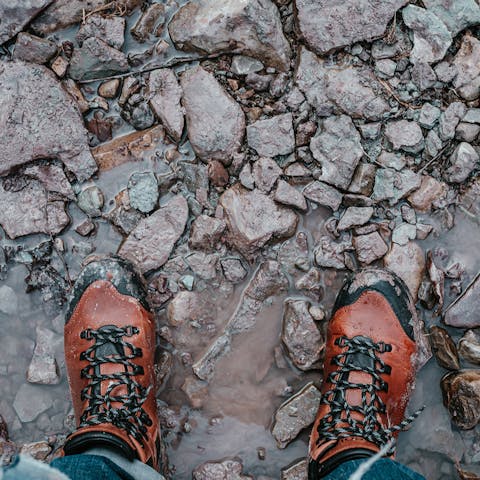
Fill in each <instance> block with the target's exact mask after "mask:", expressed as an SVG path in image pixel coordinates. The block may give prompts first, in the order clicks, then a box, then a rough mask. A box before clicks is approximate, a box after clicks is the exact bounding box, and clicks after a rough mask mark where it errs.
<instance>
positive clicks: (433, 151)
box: [425, 130, 443, 158]
mask: <svg viewBox="0 0 480 480" xmlns="http://www.w3.org/2000/svg"><path fill="white" fill-rule="evenodd" d="M442 147H443V142H442V140H441V139H440V137H439V136H438V135H437V132H436V131H435V130H430V131H429V132H428V134H427V138H426V139H425V155H426V156H427V157H429V158H434V157H436V156H437V155H438V154H439V152H440V150H441V149H442Z"/></svg>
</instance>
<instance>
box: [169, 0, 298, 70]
mask: <svg viewBox="0 0 480 480" xmlns="http://www.w3.org/2000/svg"><path fill="white" fill-rule="evenodd" d="M168 30H169V32H170V36H171V38H172V40H173V42H174V43H175V45H176V46H177V48H179V49H181V50H187V51H194V52H200V53H202V54H217V53H218V54H220V53H229V54H231V53H242V54H244V55H249V56H251V57H254V58H257V59H258V60H260V61H261V62H263V63H264V64H265V65H267V66H271V67H274V68H277V69H279V70H282V71H286V70H288V69H289V67H290V53H291V52H290V46H289V43H288V41H287V39H286V38H285V36H284V35H283V30H282V23H281V21H280V15H279V13H278V9H277V7H276V6H275V4H274V3H273V2H272V1H271V0H251V1H248V2H244V1H242V2H239V1H238V0H224V1H222V2H221V3H219V2H218V1H217V0H196V1H190V2H188V3H187V4H186V5H185V6H184V7H182V8H180V10H179V11H178V12H177V13H176V14H175V15H174V17H173V18H172V20H171V21H170V24H169V26H168Z"/></svg>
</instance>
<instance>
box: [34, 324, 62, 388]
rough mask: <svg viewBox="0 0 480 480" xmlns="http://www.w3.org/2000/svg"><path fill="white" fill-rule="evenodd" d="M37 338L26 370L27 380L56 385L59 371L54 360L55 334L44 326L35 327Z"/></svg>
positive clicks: (58, 379)
mask: <svg viewBox="0 0 480 480" xmlns="http://www.w3.org/2000/svg"><path fill="white" fill-rule="evenodd" d="M36 333H37V339H36V342H35V349H34V351H33V357H32V360H31V362H30V365H29V367H28V371H27V381H28V382H30V383H40V384H43V385H56V384H57V383H59V382H60V373H59V370H58V365H57V361H56V360H55V353H54V352H55V343H56V342H57V335H56V334H55V333H54V332H52V331H51V330H48V329H46V328H40V327H37V330H36Z"/></svg>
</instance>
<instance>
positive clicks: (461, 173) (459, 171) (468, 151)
mask: <svg viewBox="0 0 480 480" xmlns="http://www.w3.org/2000/svg"><path fill="white" fill-rule="evenodd" d="M479 160H480V156H479V155H478V153H477V151H476V150H475V149H474V148H473V147H472V146H471V145H470V144H469V143H466V142H462V143H460V144H459V145H458V146H457V148H456V149H455V151H454V152H453V154H452V156H451V157H450V167H449V168H448V169H447V170H446V171H445V174H444V177H445V179H446V180H447V181H448V182H451V183H463V182H464V181H465V180H466V179H467V178H468V177H469V175H470V174H471V173H472V171H473V170H474V169H475V168H477V167H478V161H479Z"/></svg>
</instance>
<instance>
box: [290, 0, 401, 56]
mask: <svg viewBox="0 0 480 480" xmlns="http://www.w3.org/2000/svg"><path fill="white" fill-rule="evenodd" d="M407 3H408V0H295V5H296V12H297V23H298V26H299V30H300V34H301V36H302V37H303V39H304V40H305V42H306V43H307V44H308V45H309V47H310V48H311V49H312V50H315V51H316V52H317V53H318V54H320V55H323V54H325V53H328V52H330V51H331V50H334V49H337V48H342V47H346V46H347V45H351V44H352V43H356V42H361V41H364V40H366V41H370V40H373V39H375V38H378V37H380V36H382V35H383V34H384V33H385V30H386V28H387V25H388V22H390V20H391V19H392V18H393V16H394V15H395V12H396V11H397V10H398V9H399V8H401V7H403V6H404V5H406V4H407Z"/></svg>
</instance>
